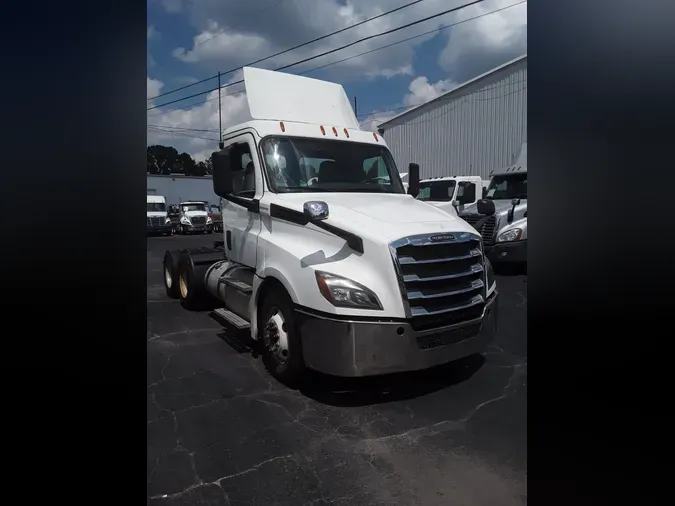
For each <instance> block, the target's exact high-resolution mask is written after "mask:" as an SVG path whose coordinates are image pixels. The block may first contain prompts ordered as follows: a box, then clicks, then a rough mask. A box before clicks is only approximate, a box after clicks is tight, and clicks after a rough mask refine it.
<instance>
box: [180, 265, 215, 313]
mask: <svg viewBox="0 0 675 506" xmlns="http://www.w3.org/2000/svg"><path fill="white" fill-rule="evenodd" d="M209 267H210V265H195V264H194V261H193V259H192V256H191V255H190V253H188V252H184V253H183V254H182V255H181V256H180V259H179V260H178V276H177V279H178V292H179V297H180V301H181V304H182V305H183V307H185V308H186V309H190V310H200V309H207V308H209V307H211V306H212V305H213V304H211V302H212V301H213V298H212V297H211V296H210V295H209V293H208V292H207V291H206V286H205V285H204V276H206V271H207V270H208V268H209Z"/></svg>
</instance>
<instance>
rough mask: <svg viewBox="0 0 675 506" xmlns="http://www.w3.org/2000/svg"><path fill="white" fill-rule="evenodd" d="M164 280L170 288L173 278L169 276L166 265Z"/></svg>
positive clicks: (169, 272)
mask: <svg viewBox="0 0 675 506" xmlns="http://www.w3.org/2000/svg"><path fill="white" fill-rule="evenodd" d="M164 281H165V282H166V286H167V287H168V288H171V284H172V283H173V279H172V278H171V271H170V270H169V266H168V265H167V266H166V267H164Z"/></svg>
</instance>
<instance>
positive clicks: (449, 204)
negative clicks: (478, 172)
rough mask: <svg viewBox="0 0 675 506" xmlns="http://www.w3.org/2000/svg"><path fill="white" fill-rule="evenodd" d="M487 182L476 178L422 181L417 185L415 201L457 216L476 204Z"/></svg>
mask: <svg viewBox="0 0 675 506" xmlns="http://www.w3.org/2000/svg"><path fill="white" fill-rule="evenodd" d="M488 184H489V181H483V180H482V179H481V178H480V177H478V176H450V177H434V178H430V179H423V180H421V181H420V183H419V185H420V186H419V193H418V194H417V199H418V200H421V201H423V202H428V203H429V204H431V205H434V206H436V207H438V208H439V209H443V210H444V211H446V212H449V213H452V214H455V215H457V213H458V212H461V211H462V210H463V209H464V208H465V207H466V206H470V205H472V204H475V203H476V202H478V200H479V199H481V198H482V197H483V196H484V194H485V190H484V189H487V186H488Z"/></svg>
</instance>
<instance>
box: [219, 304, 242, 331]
mask: <svg viewBox="0 0 675 506" xmlns="http://www.w3.org/2000/svg"><path fill="white" fill-rule="evenodd" d="M211 317H212V318H214V319H215V320H219V321H220V323H225V324H226V325H231V326H232V327H234V328H235V329H237V330H248V329H250V328H251V324H250V323H249V322H247V321H246V320H244V319H243V318H242V317H241V316H239V315H236V314H234V313H233V312H232V311H230V310H228V309H225V308H218V309H215V310H213V311H212V312H211Z"/></svg>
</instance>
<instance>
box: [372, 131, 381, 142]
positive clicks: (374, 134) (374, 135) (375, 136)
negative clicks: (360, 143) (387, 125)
mask: <svg viewBox="0 0 675 506" xmlns="http://www.w3.org/2000/svg"><path fill="white" fill-rule="evenodd" d="M373 137H374V138H375V141H377V142H380V140H379V139H378V138H377V134H376V133H375V132H373Z"/></svg>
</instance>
